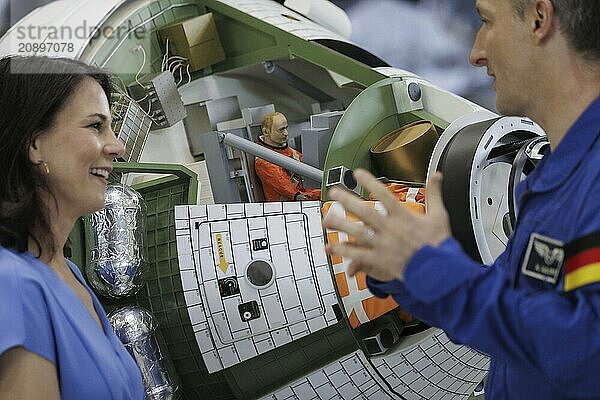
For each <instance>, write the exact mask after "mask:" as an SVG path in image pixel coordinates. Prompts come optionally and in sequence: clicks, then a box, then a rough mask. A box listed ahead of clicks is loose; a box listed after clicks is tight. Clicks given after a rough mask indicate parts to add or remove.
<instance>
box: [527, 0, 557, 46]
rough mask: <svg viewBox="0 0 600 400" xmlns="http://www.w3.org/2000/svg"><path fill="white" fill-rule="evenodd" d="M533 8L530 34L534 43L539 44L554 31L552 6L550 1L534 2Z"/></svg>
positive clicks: (554, 20) (539, 0) (554, 22)
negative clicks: (533, 37) (534, 40)
mask: <svg viewBox="0 0 600 400" xmlns="http://www.w3.org/2000/svg"><path fill="white" fill-rule="evenodd" d="M533 7H534V8H533V10H532V11H533V13H534V14H533V15H532V33H533V35H534V36H535V38H536V41H537V42H538V43H541V42H544V41H546V40H548V38H549V37H550V36H551V35H552V34H553V33H554V32H555V31H556V19H555V13H554V5H553V4H552V2H551V1H550V0H536V1H535V2H534V5H533Z"/></svg>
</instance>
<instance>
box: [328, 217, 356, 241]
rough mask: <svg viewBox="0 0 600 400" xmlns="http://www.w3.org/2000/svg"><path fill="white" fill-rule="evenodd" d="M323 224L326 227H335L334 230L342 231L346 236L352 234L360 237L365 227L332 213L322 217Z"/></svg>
mask: <svg viewBox="0 0 600 400" xmlns="http://www.w3.org/2000/svg"><path fill="white" fill-rule="evenodd" d="M323 226H324V227H325V228H327V229H335V230H336V231H340V232H344V233H346V234H347V235H348V236H353V237H356V238H359V239H361V238H362V236H363V235H364V234H365V231H366V229H367V228H366V227H365V226H364V225H363V224H361V223H359V222H354V221H349V220H347V219H346V218H342V217H339V216H336V215H333V214H327V215H326V216H325V218H323Z"/></svg>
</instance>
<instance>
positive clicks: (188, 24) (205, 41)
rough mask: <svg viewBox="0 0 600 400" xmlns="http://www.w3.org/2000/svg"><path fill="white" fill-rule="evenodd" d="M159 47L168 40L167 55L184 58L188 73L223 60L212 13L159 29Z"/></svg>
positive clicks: (223, 55) (223, 56) (223, 53)
mask: <svg viewBox="0 0 600 400" xmlns="http://www.w3.org/2000/svg"><path fill="white" fill-rule="evenodd" d="M158 37H159V39H160V42H161V46H162V47H163V50H164V47H165V43H166V39H167V38H168V39H169V55H178V56H181V57H185V58H187V59H188V60H189V62H190V71H198V70H200V69H202V68H205V67H207V66H209V65H212V64H215V63H218V62H219V61H223V60H224V59H225V52H224V51H223V47H222V46H221V41H220V40H219V34H218V32H217V27H216V26H215V20H214V19H213V15H212V13H208V14H204V15H201V16H199V17H194V18H191V19H188V20H185V21H182V22H177V23H175V24H172V25H169V26H166V27H163V28H161V29H160V30H159V31H158Z"/></svg>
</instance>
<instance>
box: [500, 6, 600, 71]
mask: <svg viewBox="0 0 600 400" xmlns="http://www.w3.org/2000/svg"><path fill="white" fill-rule="evenodd" d="M511 1H512V3H513V7H514V9H515V11H516V13H517V15H518V16H519V17H521V18H523V17H524V15H525V9H526V8H527V7H529V6H531V5H532V4H533V1H534V0H511ZM550 1H551V2H552V4H553V5H554V12H555V13H556V15H557V16H558V21H559V23H560V30H561V32H562V33H563V34H565V35H566V36H567V39H568V40H569V44H570V45H571V46H572V47H573V49H574V50H575V51H576V52H577V53H579V54H580V55H581V56H582V57H583V58H585V59H588V60H590V61H596V62H597V61H600V1H598V0H591V1H590V0H550Z"/></svg>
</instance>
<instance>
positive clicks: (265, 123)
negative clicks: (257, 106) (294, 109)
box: [261, 111, 283, 132]
mask: <svg viewBox="0 0 600 400" xmlns="http://www.w3.org/2000/svg"><path fill="white" fill-rule="evenodd" d="M277 115H283V114H282V113H280V112H277V111H275V112H272V113H268V114H267V115H265V117H264V118H263V120H262V124H261V128H262V132H264V131H265V130H267V131H269V132H271V128H273V118H275V117H276V116H277Z"/></svg>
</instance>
